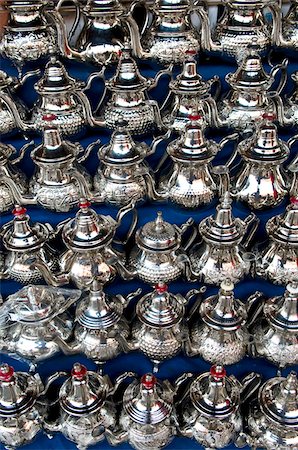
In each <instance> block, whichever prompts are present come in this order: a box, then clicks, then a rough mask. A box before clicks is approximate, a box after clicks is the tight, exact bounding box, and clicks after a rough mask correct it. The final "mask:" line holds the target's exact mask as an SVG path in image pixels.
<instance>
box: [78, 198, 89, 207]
mask: <svg viewBox="0 0 298 450" xmlns="http://www.w3.org/2000/svg"><path fill="white" fill-rule="evenodd" d="M89 206H91V202H89V200H87V199H86V198H81V199H80V202H79V208H80V209H88V208H89Z"/></svg>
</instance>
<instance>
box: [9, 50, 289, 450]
mask: <svg viewBox="0 0 298 450" xmlns="http://www.w3.org/2000/svg"><path fill="white" fill-rule="evenodd" d="M277 59H279V60H280V59H281V58H278V57H277ZM65 64H66V66H67V69H68V70H69V73H70V74H71V75H72V76H73V77H75V78H79V79H81V80H86V79H87V77H88V75H89V74H90V73H91V72H94V67H92V66H88V65H84V64H81V63H76V62H69V61H66V62H65ZM30 68H32V67H30ZM141 68H142V73H143V75H145V76H151V77H152V76H154V74H155V73H156V72H157V71H158V70H159V69H160V67H157V66H155V65H152V64H150V63H147V62H146V63H144V62H143V63H142V65H141ZM235 68H236V66H235V65H234V64H233V63H231V62H227V61H224V60H221V59H219V58H214V57H211V58H209V57H204V58H202V59H200V61H199V63H198V70H199V72H200V74H201V75H202V76H203V78H205V79H208V78H211V77H212V76H214V75H218V76H219V77H220V79H221V80H222V82H223V86H222V89H223V92H225V91H226V90H227V88H228V86H227V84H226V83H225V81H224V76H225V75H226V74H227V73H228V72H230V71H232V72H233V71H234V70H235ZM266 68H267V70H269V67H268V66H266ZM1 69H2V70H6V71H7V72H8V73H9V74H16V71H15V68H14V67H13V66H11V65H10V63H9V62H7V61H4V60H2V61H1ZM113 70H114V69H110V70H109V73H108V74H107V77H109V76H110V75H111V74H112V73H113ZM295 70H298V62H297V58H296V57H295V56H293V57H292V59H291V63H290V65H289V69H288V72H289V74H291V73H292V72H294V71H295ZM178 72H179V70H176V72H175V73H178ZM35 81H36V79H35V80H33V79H32V80H29V81H28V82H27V83H26V84H25V86H24V87H22V88H21V89H20V92H19V95H20V97H21V98H22V99H23V100H24V102H25V103H26V104H27V105H28V107H29V108H30V107H32V105H33V103H34V101H35V100H36V93H35V91H34V89H33V83H34V82H35ZM168 81H169V80H168V78H167V77H164V78H162V80H161V82H160V84H159V86H158V88H157V89H154V90H152V91H151V92H150V96H151V98H154V99H157V100H158V101H159V102H160V101H161V100H162V99H163V98H164V97H165V95H166V92H167V84H168ZM292 88H293V84H292V81H291V80H290V79H289V80H288V84H287V86H286V89H285V92H290V91H291V89H292ZM101 92H102V82H101V81H95V82H94V83H93V84H92V90H91V91H90V92H89V93H88V96H89V98H90V101H91V103H92V104H93V106H95V105H96V104H97V103H98V101H99V99H100V96H101ZM227 132H228V131H227V130H221V131H214V130H212V131H211V132H209V136H210V137H211V138H212V139H215V140H220V139H221V138H222V137H224V136H225V135H226V134H227ZM294 132H295V130H294V129H287V130H280V137H281V138H284V139H288V138H289V137H290V136H292V135H293V134H294ZM296 132H297V130H296ZM109 137H110V133H109V132H107V131H105V130H100V129H96V130H90V129H89V130H88V131H87V133H86V135H85V136H84V137H83V138H82V139H80V142H81V143H82V145H83V146H84V147H86V146H87V145H88V144H89V143H90V142H92V141H95V140H96V139H98V138H100V139H101V142H102V143H103V144H104V143H106V142H108V141H109ZM34 139H35V142H36V144H38V143H39V142H40V137H39V136H34ZM3 140H4V142H8V143H11V144H13V145H14V146H16V148H17V149H19V148H20V147H21V146H22V145H23V144H24V140H23V139H22V136H21V135H20V134H18V135H16V136H14V137H10V138H5V139H3ZM146 141H147V142H149V143H150V141H151V138H146ZM165 145H166V144H165V143H162V144H161V145H160V146H159V148H158V150H157V152H156V154H155V155H153V156H152V157H150V159H149V162H150V164H151V165H152V166H153V167H155V165H156V164H157V162H158V159H159V158H160V156H161V155H162V154H163V152H164V149H165ZM231 149H232V146H231V145H228V146H227V147H226V148H225V149H224V150H223V151H222V152H221V154H220V156H218V157H217V158H216V160H215V162H214V165H216V164H224V162H225V161H226V160H227V159H228V157H229V154H230V153H231ZM96 152H97V151H96V149H94V150H93V152H92V153H91V156H90V157H89V158H88V160H87V162H86V164H85V165H86V167H87V169H88V170H89V172H90V173H91V174H92V175H94V173H95V171H96V168H97V167H98V164H99V162H98V158H97V154H96ZM294 153H295V154H296V153H297V146H295V147H293V150H292V154H294ZM20 167H21V168H22V170H23V171H24V172H25V173H26V174H27V176H28V177H30V176H31V175H32V173H33V170H34V166H33V163H32V161H31V159H30V152H28V153H27V155H26V156H25V158H24V160H23V162H22V163H21V164H20ZM287 204H288V200H287V201H284V202H283V204H282V205H280V206H279V207H277V208H274V209H270V210H267V211H264V212H259V213H257V215H258V217H259V218H260V221H261V222H260V226H259V229H258V233H257V236H256V239H257V240H258V241H259V242H261V241H263V240H264V239H265V237H266V234H265V224H266V222H267V220H268V219H269V218H270V217H272V216H274V215H277V214H280V213H282V212H283V211H284V210H285V207H286V205H287ZM215 206H216V202H214V203H213V204H211V205H209V206H207V207H201V208H198V209H196V210H194V211H189V210H185V209H179V208H177V207H175V206H173V205H172V204H170V203H155V204H149V203H146V204H144V205H141V206H139V207H138V211H139V222H138V227H140V226H142V225H143V224H144V223H146V222H148V221H151V220H154V219H155V217H156V212H157V211H159V210H162V211H163V216H164V219H165V220H167V221H169V222H171V223H176V224H178V225H180V224H182V223H184V222H185V221H186V220H187V219H188V218H189V217H193V218H194V219H195V222H196V224H199V222H200V221H201V220H202V219H203V218H204V217H207V216H210V215H211V214H213V213H214V211H215ZM94 209H96V211H98V212H100V213H101V214H110V215H112V216H113V217H115V216H116V214H117V209H115V208H111V207H107V206H104V205H103V206H102V205H99V206H98V205H97V206H94ZM76 211H77V210H76V209H74V210H72V211H71V212H69V213H53V212H51V211H48V210H44V209H41V208H39V207H29V208H28V213H29V214H30V216H31V219H32V221H33V222H35V221H40V222H49V223H51V224H52V225H53V226H55V225H56V224H57V223H59V222H60V221H62V220H64V219H65V218H67V217H70V216H71V217H73V216H74V215H75V213H76ZM233 213H234V215H235V217H241V218H244V217H246V216H247V215H248V214H249V213H250V211H249V209H248V208H247V207H245V206H243V205H242V204H238V203H235V204H234V206H233ZM11 219H12V215H11V213H10V212H8V213H5V214H2V217H1V225H2V224H3V223H6V222H7V221H9V220H11ZM126 224H127V221H126ZM124 227H125V224H124ZM123 232H124V230H122V233H123ZM255 241H256V240H255ZM61 250H62V249H61ZM199 286H200V284H199V283H187V282H184V281H182V280H179V281H177V282H174V283H172V284H171V285H170V290H171V291H172V292H180V293H181V294H186V292H187V291H188V290H190V289H192V288H194V287H199ZM21 287H22V286H21V285H20V284H18V283H15V282H13V281H2V282H1V292H2V296H3V298H4V299H5V298H6V297H7V296H8V295H10V294H12V293H14V292H16V291H17V290H18V289H20V288H21ZM138 287H141V288H142V289H143V294H144V293H146V292H149V291H150V290H151V289H150V287H149V286H147V285H145V284H144V283H142V282H140V281H138V280H133V281H129V282H124V281H123V280H121V279H119V278H117V279H116V280H115V281H114V282H113V283H112V284H111V285H108V286H107V287H106V291H107V292H108V293H121V294H123V295H125V294H128V293H129V292H132V291H134V290H135V289H137V288H138ZM217 290H218V289H217V288H216V287H214V286H213V287H212V286H208V289H207V293H206V296H209V295H211V294H214V293H216V292H217ZM257 290H260V291H263V292H264V293H265V295H266V296H275V295H280V294H282V293H283V291H284V288H283V287H281V286H274V285H273V284H271V283H269V282H267V281H264V280H262V279H259V278H256V279H245V280H244V281H242V282H240V283H239V284H238V285H237V286H236V288H235V293H236V296H237V298H240V299H241V300H243V301H245V300H246V299H247V298H248V297H249V295H251V294H253V293H254V292H255V291H257ZM135 303H136V301H133V302H132V306H131V307H130V308H129V309H128V312H127V315H128V317H129V316H130V315H131V314H132V309H133V305H135ZM0 359H1V361H4V362H8V363H9V364H12V365H13V366H14V367H15V369H16V370H25V371H26V370H27V369H28V366H27V365H26V364H25V363H23V362H21V361H17V360H15V359H13V358H10V357H8V356H5V355H1V358H0ZM76 361H80V362H81V363H83V364H85V365H86V366H87V368H88V369H92V370H95V369H96V366H95V364H94V363H93V362H91V361H89V360H87V359H86V358H85V357H84V356H83V355H75V356H63V355H58V356H57V357H55V358H53V359H51V360H49V361H46V362H44V363H42V364H40V365H39V367H38V372H39V373H40V375H41V377H42V379H43V380H45V379H46V377H47V376H49V375H50V374H52V373H53V372H55V371H57V370H68V371H70V370H71V368H72V365H73V363H74V362H76ZM209 368H210V365H209V364H208V363H206V362H204V361H203V360H202V359H201V358H188V357H186V356H184V355H183V354H180V355H178V356H176V357H175V358H173V359H171V360H169V361H167V362H165V363H163V364H162V365H161V367H160V371H159V373H158V377H159V378H160V379H166V378H167V379H169V380H175V379H176V378H177V377H178V376H179V375H181V374H182V373H183V372H189V371H190V372H193V373H195V374H199V373H202V372H205V371H208V370H209ZM294 369H295V370H297V369H298V367H296V368H295V367H294ZM127 370H132V371H135V372H137V373H138V374H139V375H142V374H144V373H146V372H148V371H151V370H152V364H151V363H150V361H149V360H148V359H147V358H146V357H145V356H143V355H141V354H140V353H137V352H135V353H131V354H127V355H121V356H119V357H118V358H116V359H115V360H113V361H110V362H108V363H107V364H106V366H105V373H107V374H108V375H109V376H110V377H111V379H112V380H114V379H115V377H116V376H118V375H119V374H121V373H122V372H124V371H127ZM289 370H290V368H289V369H285V370H284V371H283V374H286V373H288V372H289ZM251 371H256V372H259V373H261V374H262V375H263V377H264V380H266V379H268V378H270V377H273V376H275V375H276V371H277V369H276V367H275V366H273V365H272V364H270V363H269V362H266V361H265V360H264V359H251V358H248V357H246V358H245V359H243V360H242V361H241V362H240V363H238V364H235V365H233V366H230V367H227V372H228V374H234V375H236V376H237V377H238V378H239V379H241V378H242V377H244V376H245V375H246V374H248V373H249V372H251ZM0 448H3V447H2V446H1V445H0ZM26 448H27V449H28V450H37V449H39V450H41V449H47V450H50V449H55V450H62V449H74V448H75V445H74V444H73V443H71V442H69V441H67V440H66V439H65V438H64V437H63V436H62V435H61V434H59V433H58V434H57V435H55V437H54V438H53V439H52V440H49V439H48V438H47V437H46V436H45V435H42V434H39V435H38V437H37V438H36V439H35V440H34V442H32V443H31V444H30V445H28V446H26ZM92 448H94V449H97V448H98V449H99V448H100V449H102V450H104V449H108V448H110V446H109V444H108V443H107V442H106V441H104V442H101V443H100V444H98V445H97V446H95V447H92ZM118 448H119V449H129V448H131V447H130V446H129V445H128V444H123V445H120V446H118ZM167 448H168V449H169V450H173V449H177V450H178V449H192V448H197V449H199V448H200V446H199V445H198V444H197V443H196V442H195V441H194V440H189V439H186V438H180V437H179V438H175V439H174V440H173V441H172V443H171V444H170V445H169V446H168V447H167ZM229 448H230V449H232V448H235V447H234V446H233V445H231V446H230V447H229Z"/></svg>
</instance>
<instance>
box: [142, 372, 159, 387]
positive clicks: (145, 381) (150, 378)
mask: <svg viewBox="0 0 298 450" xmlns="http://www.w3.org/2000/svg"><path fill="white" fill-rule="evenodd" d="M156 383H157V379H156V377H155V376H154V375H152V374H151V373H146V374H145V375H143V376H142V378H141V384H142V386H143V387H144V388H145V389H148V390H149V389H152V388H153V387H154V386H155V385H156Z"/></svg>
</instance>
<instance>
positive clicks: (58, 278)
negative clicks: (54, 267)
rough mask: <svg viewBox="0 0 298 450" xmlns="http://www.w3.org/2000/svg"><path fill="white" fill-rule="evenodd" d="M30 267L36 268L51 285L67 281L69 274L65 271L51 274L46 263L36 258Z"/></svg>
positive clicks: (66, 282) (58, 284) (59, 284)
mask: <svg viewBox="0 0 298 450" xmlns="http://www.w3.org/2000/svg"><path fill="white" fill-rule="evenodd" d="M30 269H31V270H33V269H38V270H39V271H40V273H41V274H42V276H43V278H44V279H45V281H46V282H47V283H48V284H49V285H52V286H57V287H58V286H61V285H63V284H68V283H69V278H70V277H69V274H67V273H60V274H53V273H52V272H51V271H50V269H49V267H48V266H47V264H45V263H44V262H43V261H42V260H38V261H36V262H34V263H32V264H31V266H30Z"/></svg>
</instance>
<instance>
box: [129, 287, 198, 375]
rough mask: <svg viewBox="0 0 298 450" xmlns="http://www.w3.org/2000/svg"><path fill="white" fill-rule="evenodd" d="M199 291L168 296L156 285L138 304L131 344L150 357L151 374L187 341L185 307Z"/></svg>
mask: <svg viewBox="0 0 298 450" xmlns="http://www.w3.org/2000/svg"><path fill="white" fill-rule="evenodd" d="M201 291H204V289H201V290H200V291H198V290H197V289H192V290H190V291H189V292H188V293H187V294H186V295H185V296H182V295H181V294H172V293H170V292H168V286H167V285H166V284H165V283H161V282H160V283H158V284H157V285H156V286H155V288H154V291H153V292H150V293H149V294H146V295H145V296H144V297H142V298H141V299H140V300H139V301H138V303H137V306H136V319H135V321H134V323H133V326H132V342H131V345H132V346H133V349H137V350H139V351H141V352H142V353H144V354H145V355H146V356H147V357H148V358H150V360H151V361H152V362H153V363H154V367H153V372H157V371H158V368H159V364H160V363H161V362H163V361H165V360H167V359H169V358H173V357H174V356H175V355H177V354H178V353H179V352H180V351H181V348H182V346H183V342H184V341H185V339H186V338H187V327H186V324H185V321H184V315H185V305H186V304H187V303H188V301H189V300H190V299H191V298H192V297H193V296H195V295H198V294H200V293H201Z"/></svg>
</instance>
